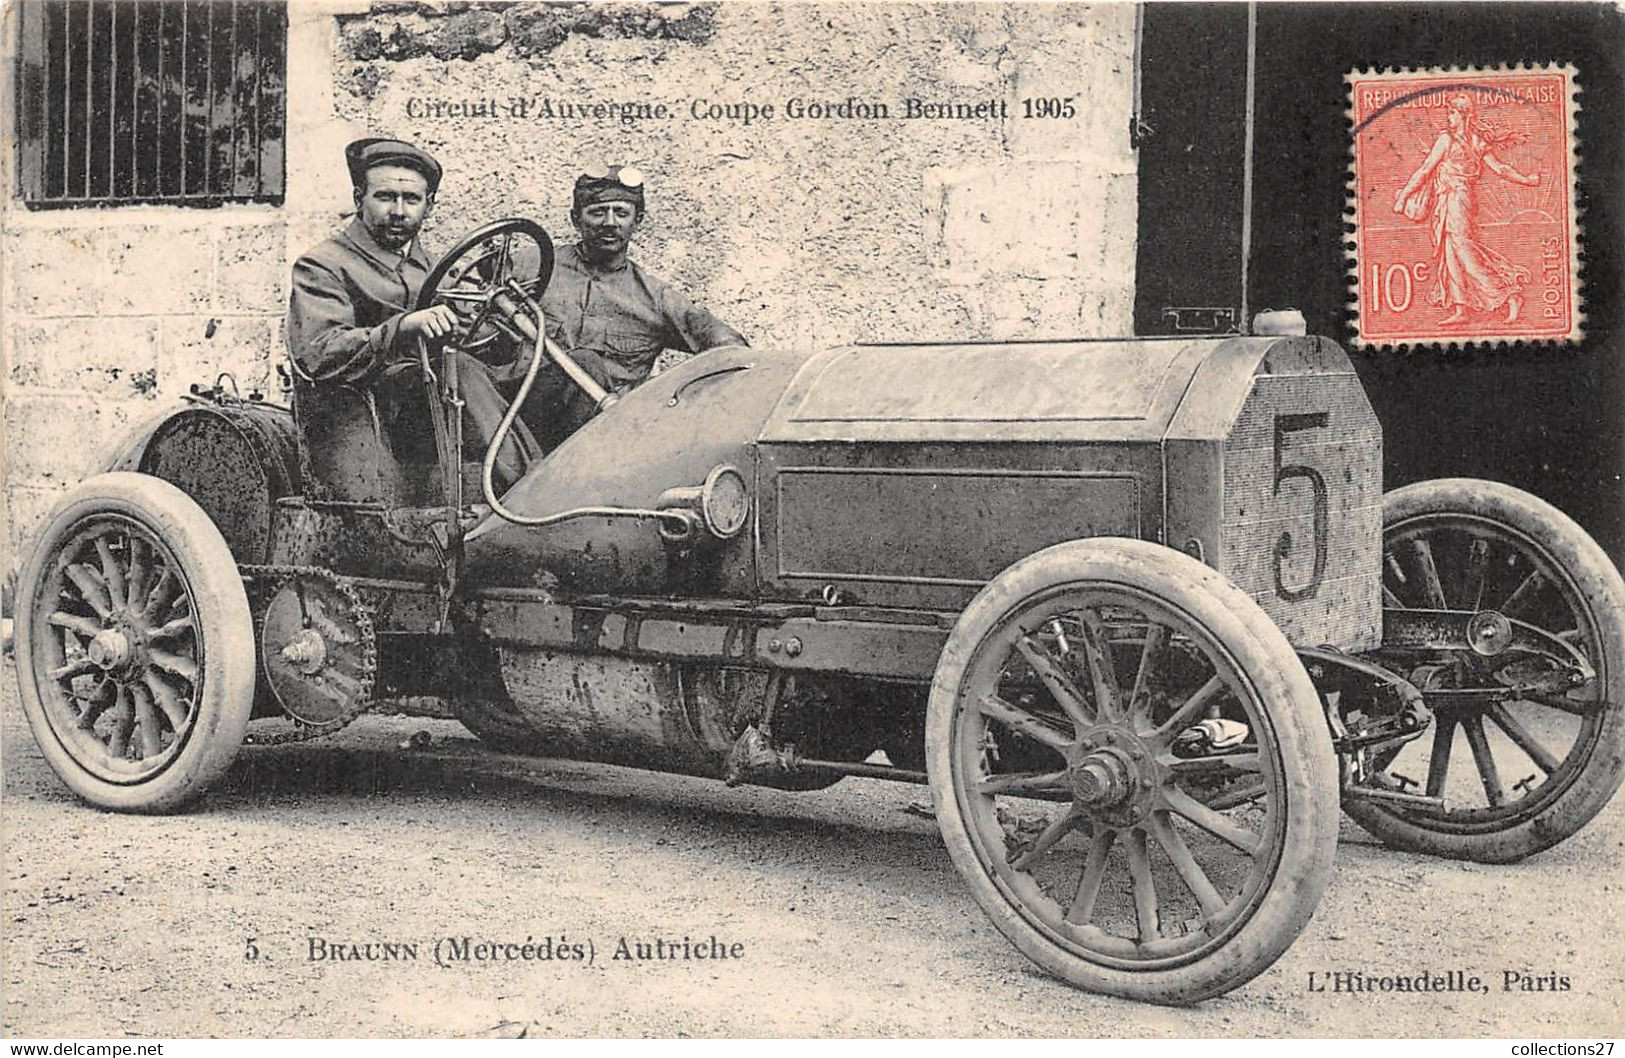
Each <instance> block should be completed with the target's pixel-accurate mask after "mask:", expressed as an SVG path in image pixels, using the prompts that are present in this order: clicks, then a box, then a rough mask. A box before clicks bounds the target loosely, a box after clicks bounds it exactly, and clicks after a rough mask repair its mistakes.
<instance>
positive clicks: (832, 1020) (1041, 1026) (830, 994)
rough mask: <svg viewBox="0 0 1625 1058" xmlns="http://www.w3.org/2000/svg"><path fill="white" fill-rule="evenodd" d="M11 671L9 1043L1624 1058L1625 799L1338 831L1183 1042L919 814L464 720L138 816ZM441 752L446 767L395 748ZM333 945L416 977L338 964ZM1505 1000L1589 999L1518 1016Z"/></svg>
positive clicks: (359, 735) (327, 750)
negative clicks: (29, 716)
mask: <svg viewBox="0 0 1625 1058" xmlns="http://www.w3.org/2000/svg"><path fill="white" fill-rule="evenodd" d="M0 670H3V675H0V721H3V726H0V737H3V761H0V764H3V770H4V776H3V782H4V785H3V800H0V834H3V838H4V860H5V883H4V893H3V901H0V904H3V914H4V919H3V921H4V927H3V932H4V947H3V966H0V974H3V978H0V979H3V981H4V1021H3V1026H0V1028H3V1031H4V1034H5V1035H6V1036H8V1037H12V1038H18V1037H81V1038H83V1037H91V1036H95V1037H105V1036H112V1037H118V1036H139V1037H162V1036H170V1037H173V1036H253V1037H259V1036H286V1037H305V1036H317V1037H326V1036H472V1035H497V1036H518V1035H521V1034H524V1035H528V1036H547V1035H556V1036H783V1035H792V1036H1073V1037H1089V1036H1232V1037H1247V1036H1372V1035H1374V1036H1389V1035H1399V1036H1469V1037H1472V1036H1514V1037H1519V1038H1537V1039H1538V1038H1551V1037H1567V1038H1575V1037H1585V1036H1599V1035H1600V1036H1619V1035H1625V1013H1622V1010H1621V1002H1622V993H1625V987H1622V984H1625V944H1622V943H1621V940H1620V938H1621V936H1622V934H1625V930H1622V928H1621V927H1622V925H1625V911H1622V908H1625V902H1622V899H1621V897H1622V886H1625V871H1622V870H1621V864H1622V861H1625V799H1620V798H1616V799H1615V801H1614V803H1613V804H1611V805H1610V806H1609V808H1608V809H1607V810H1606V811H1605V812H1604V814H1603V815H1602V816H1601V817H1600V818H1599V819H1598V820H1597V821H1595V822H1594V823H1593V824H1592V825H1591V826H1590V827H1589V828H1588V829H1587V830H1586V831H1584V832H1583V833H1581V834H1580V835H1579V836H1578V837H1576V838H1574V839H1572V840H1570V841H1569V842H1567V843H1566V844H1564V845H1562V846H1559V847H1558V848H1557V849H1554V850H1551V851H1549V852H1547V853H1545V854H1543V855H1541V856H1538V857H1536V858H1535V859H1534V860H1532V861H1530V862H1526V863H1523V864H1520V865H1517V866H1511V867H1481V866H1476V865H1472V864H1460V863H1449V862H1443V861H1438V860H1432V859H1425V858H1421V857H1417V856H1412V855H1407V854H1404V853H1399V852H1393V851H1389V850H1387V849H1384V848H1382V847H1380V846H1377V845H1376V844H1374V842H1373V841H1372V839H1371V838H1369V837H1368V836H1367V835H1366V834H1364V832H1362V831H1361V830H1359V829H1358V828H1357V827H1355V826H1354V825H1353V824H1352V823H1347V822H1345V825H1344V833H1343V838H1344V840H1343V843H1342V845H1341V848H1340V850H1339V854H1338V864H1337V871H1336V875H1335V877H1334V879H1333V881H1332V884H1331V886H1330V888H1329V889H1328V890H1327V892H1326V895H1325V898H1324V899H1323V901H1322V902H1321V905H1320V909H1319V911H1318V912H1317V913H1316V915H1315V918H1314V920H1313V921H1312V922H1311V923H1310V924H1309V927H1308V929H1307V930H1306V931H1305V932H1304V934H1303V936H1302V937H1301V938H1300V939H1299V940H1298V941H1297V943H1296V944H1294V945H1293V947H1292V948H1291V949H1290V950H1289V951H1288V952H1287V953H1286V955H1285V956H1284V957H1283V958H1282V959H1281V960H1280V961H1279V962H1278V963H1276V965H1275V966H1274V967H1273V968H1272V969H1270V970H1269V971H1267V972H1266V973H1264V974H1263V975H1262V976H1261V977H1259V978H1257V979H1256V980H1255V981H1253V982H1252V983H1251V984H1249V985H1247V986H1245V987H1243V988H1242V989H1240V990H1239V991H1236V992H1233V993H1231V994H1230V995H1228V996H1226V997H1223V998H1221V999H1217V1000H1212V1001H1209V1002H1207V1003H1204V1004H1202V1005H1201V1006H1199V1007H1197V1008H1194V1009H1185V1010H1169V1009H1160V1008H1156V1007H1149V1006H1144V1005H1139V1004H1135V1003H1131V1002H1126V1001H1122V1000H1116V999H1106V998H1101V997H1098V996H1092V995H1087V994H1084V993H1082V992H1078V991H1075V990H1073V989H1071V988H1068V987H1066V986H1064V985H1062V984H1060V983H1058V982H1056V981H1054V980H1052V979H1051V978H1049V977H1047V976H1045V975H1044V974H1043V973H1041V972H1039V971H1037V970H1036V969H1034V968H1033V967H1032V966H1031V965H1030V964H1028V963H1027V962H1026V960H1025V959H1024V958H1023V957H1022V956H1021V955H1020V954H1019V953H1017V952H1016V951H1015V949H1014V948H1012V947H1011V946H1010V945H1009V944H1007V943H1006V942H1005V941H1004V939H1003V938H1002V937H1001V936H1000V935H999V934H998V933H997V932H996V931H995V930H994V929H993V927H992V926H991V925H990V924H989V923H988V922H987V921H986V920H985V919H984V918H983V916H982V914H981V912H980V911H979V910H978V909H977V908H976V906H975V905H974V904H973V903H972V901H971V899H970V897H969V895H968V894H967V892H966V890H965V889H964V887H963V886H962V885H961V884H960V881H959V879H958V877H957V875H956V874H955V873H954V870H953V868H952V866H951V865H950V864H949V862H948V858H947V855H946V853H945V852H944V850H943V848H942V846H941V843H940V840H939V838H938V836H937V832H936V825H935V823H934V822H933V821H932V820H930V819H927V818H922V817H920V816H919V815H916V814H913V813H911V812H909V811H908V810H907V809H908V806H909V804H910V802H911V801H914V800H916V799H917V798H919V797H920V795H921V793H922V791H920V790H919V789H918V788H915V787H908V786H900V785H894V784H889V783H882V782H876V781H869V780H851V779H849V780H846V781H845V782H842V783H841V784H839V785H838V786H836V787H835V788H833V789H830V790H827V791H823V792H819V793H801V794H795V793H782V792H778V791H773V790H763V789H734V790H729V789H726V788H725V787H723V786H722V785H721V784H718V783H714V782H708V781H702V780H695V779H685V778H676V777H670V776H662V775H654V774H647V773H642V772H636V771H629V770H624V769H618V768H610V767H600V766H594V765H582V764H576V763H570V762H560V761H535V762H529V761H522V760H518V759H514V758H500V759H493V758H491V757H490V756H488V755H486V754H484V753H483V751H482V750H481V748H480V747H479V744H478V743H476V742H475V741H474V740H473V738H472V736H470V735H468V734H467V733H466V732H464V731H463V729H462V728H461V727H460V726H459V725H457V724H455V723H452V722H449V721H424V720H418V719H410V718H403V717H387V718H386V717H365V718H363V719H362V720H361V721H359V722H357V723H356V724H354V725H352V727H351V728H349V729H348V730H346V731H344V732H342V733H340V734H339V735H338V736H335V737H332V738H330V739H329V740H327V741H325V742H319V743H311V744H306V745H299V746H286V747H277V748H270V747H267V748H251V749H247V750H245V751H244V752H243V754H242V755H241V756H240V757H239V759H238V763H237V765H236V766H235V767H234V769H233V770H232V772H231V773H230V774H229V776H228V777H227V779H226V781H225V782H224V783H223V785H222V786H221V787H220V788H219V789H218V790H217V791H215V793H213V794H212V795H211V796H210V798H209V799H208V800H207V801H206V802H205V803H204V804H203V805H202V806H201V807H200V808H198V809H196V810H194V811H192V812H190V813H188V814H184V815H179V816H169V817H157V818H147V817H130V816H118V815H111V814H107V813H103V812H99V811H95V810H92V809H90V808H87V807H84V806H83V805H81V804H79V803H78V802H76V801H75V800H73V798H72V797H70V795H69V794H68V793H67V792H66V790H65V789H64V788H63V787H62V786H61V785H60V783H58V782H57V780H56V778H55V776H54V775H52V774H51V773H50V771H49V769H48V768H47V767H46V765H45V764H44V762H43V761H42V760H41V758H40V756H39V753H38V751H37V750H36V749H35V747H34V744H33V741H32V738H31V737H30V735H29V733H28V730H27V727H26V725H25V723H24V721H23V719H22V715H21V712H20V709H19V707H18V705H17V696H16V687H15V682H14V681H15V676H14V671H13V669H12V666H11V659H10V658H9V657H7V658H5V660H4V662H3V664H0ZM419 731H427V732H428V733H429V734H430V736H431V741H430V745H429V747H428V748H427V749H420V750H402V749H400V748H398V744H399V743H401V742H402V741H403V740H406V739H408V738H409V737H411V736H412V735H413V734H414V733H415V732H419ZM684 936H687V937H689V938H692V939H694V940H696V941H701V942H707V943H708V942H709V938H711V937H712V936H715V937H716V938H717V941H718V942H719V944H720V945H723V946H732V945H739V946H741V947H740V948H739V949H738V951H739V953H740V956H739V957H738V958H733V959H724V960H711V961H650V962H629V961H618V960H614V959H613V958H611V956H612V954H613V952H614V949H615V947H616V946H617V944H618V941H619V939H620V938H622V937H624V938H626V939H627V941H628V943H629V944H631V943H634V942H637V941H645V942H653V941H654V940H655V939H656V938H671V939H677V940H679V941H680V940H681V938H683V937H684ZM250 938H253V941H252V944H253V947H254V948H255V949H256V950H257V952H258V954H259V957H258V958H257V959H250V958H249V957H248V956H249V954H250V953H249V943H250V941H249V939H250ZM445 938H456V941H457V948H458V949H459V950H460V951H462V952H465V953H468V954H470V955H473V954H474V953H475V952H476V951H477V950H478V949H476V948H475V947H474V946H475V945H478V944H479V943H480V942H481V941H495V942H498V943H499V944H506V943H512V944H515V945H523V944H525V943H526V942H527V940H529V941H531V942H533V943H538V944H544V945H545V942H546V941H547V939H548V938H552V940H553V943H554V945H555V947H556V948H558V947H562V948H564V949H566V950H568V949H569V948H571V946H574V945H577V944H580V945H586V944H588V943H589V942H590V944H591V946H592V953H593V960H592V962H591V963H590V964H588V963H586V962H583V961H577V960H574V959H571V960H558V959H554V960H550V961H548V960H530V961H526V960H523V959H520V960H515V961H506V960H505V959H498V960H496V961H478V960H476V959H473V958H470V959H468V960H466V961H465V960H456V959H453V960H450V961H448V962H447V963H446V965H444V966H441V965H437V963H436V960H435V950H436V948H437V945H438V947H439V949H440V951H441V952H442V953H443V954H445V953H447V943H448V942H447V941H446V940H445ZM463 938H468V941H467V944H466V946H465V942H464V941H463ZM313 939H314V940H313ZM313 942H321V943H323V944H326V945H328V950H329V951H331V950H332V949H333V948H334V947H337V946H347V945H352V944H353V945H362V944H366V943H368V942H372V943H374V944H379V943H380V942H395V943H398V944H413V945H416V951H417V955H418V957H417V959H416V960H409V959H404V958H401V959H395V960H389V961H372V962H366V961H363V962H352V961H335V960H334V959H332V958H327V959H322V960H314V961H313V960H312V959H311V958H310V951H311V948H312V946H313ZM374 950H375V951H379V950H381V949H377V948H375V949H374ZM395 950H396V951H397V953H399V952H401V951H403V950H404V949H401V948H397V949H395ZM510 950H514V951H517V950H518V949H510ZM452 954H455V952H453V953H452ZM1455 969H1460V970H1465V971H1467V972H1468V973H1470V974H1479V975H1481V976H1482V977H1483V978H1484V979H1485V980H1486V981H1488V982H1489V983H1490V986H1491V991H1490V993H1489V994H1487V995H1476V994H1459V993H1458V994H1439V995H1428V994H1408V995H1396V994H1354V995H1349V994H1343V995H1336V994H1332V993H1323V992H1313V991H1311V990H1310V988H1309V980H1310V977H1309V975H1310V974H1311V973H1321V974H1324V973H1327V972H1332V971H1337V970H1355V971H1362V972H1366V973H1368V974H1378V973H1384V974H1396V973H1417V972H1421V971H1423V970H1428V971H1432V972H1444V971H1447V970H1455ZM1506 970H1512V971H1525V972H1528V973H1531V974H1533V975H1541V974H1548V973H1555V974H1557V975H1561V976H1566V977H1567V978H1568V979H1569V981H1570V986H1571V987H1570V989H1569V990H1568V991H1562V992H1551V991H1546V992H1524V991H1519V990H1513V991H1502V988H1501V986H1502V983H1503V971H1506Z"/></svg>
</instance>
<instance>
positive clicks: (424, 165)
mask: <svg viewBox="0 0 1625 1058" xmlns="http://www.w3.org/2000/svg"><path fill="white" fill-rule="evenodd" d="M344 164H345V165H347V166H349V168H350V182H351V183H352V184H355V185H356V186H357V187H360V186H361V184H362V181H363V180H364V179H365V177H366V173H367V170H368V169H371V168H372V167H373V166H375V165H399V166H403V167H404V168H407V169H415V170H417V171H418V172H420V173H422V174H423V179H424V180H426V181H428V183H429V194H431V195H432V194H434V193H435V191H436V190H437V189H438V188H439V187H440V173H441V170H440V163H439V162H437V161H435V160H434V157H433V156H432V155H431V154H429V153H428V152H427V151H424V150H420V149H419V148H417V147H414V146H412V145H411V144H410V143H407V142H406V141H405V140H393V139H388V138H386V137H378V136H369V137H367V138H366V139H363V140H356V141H355V142H354V143H352V144H350V145H349V146H348V147H346V148H344Z"/></svg>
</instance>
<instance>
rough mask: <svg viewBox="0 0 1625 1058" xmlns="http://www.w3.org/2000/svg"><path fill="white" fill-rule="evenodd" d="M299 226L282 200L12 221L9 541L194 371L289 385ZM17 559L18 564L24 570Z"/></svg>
mask: <svg viewBox="0 0 1625 1058" xmlns="http://www.w3.org/2000/svg"><path fill="white" fill-rule="evenodd" d="M283 228H284V225H283V224H282V221H281V218H280V217H279V216H278V214H277V213H276V212H275V211H273V210H270V209H260V210H250V209H243V210H240V211H213V212H211V213H207V214H204V213H191V214H188V213H185V212H182V211H179V210H175V211H173V212H169V211H162V210H156V209H154V210H107V211H98V212H85V213H78V214H69V213H67V212H63V211H52V212H42V213H35V214H23V213H22V212H21V211H13V212H12V213H11V214H10V215H8V218H7V230H6V232H5V241H4V257H5V265H4V269H3V271H4V275H3V277H0V279H3V284H4V285H3V288H0V289H3V290H4V292H5V293H4V296H5V305H6V312H5V315H4V323H3V331H0V342H3V350H4V351H3V353H0V365H3V367H4V380H3V387H4V388H3V392H4V405H5V408H4V420H3V421H4V425H3V427H0V430H3V437H4V451H5V457H6V459H5V489H4V492H3V501H0V502H3V506H0V522H3V523H4V524H5V525H6V528H7V533H6V537H7V545H8V548H7V550H8V554H9V555H14V554H16V549H18V548H20V547H21V546H22V545H23V544H24V543H25V542H26V541H28V540H29V539H31V538H32V536H33V534H34V532H35V530H36V529H37V528H38V525H39V523H40V520H41V519H42V518H43V517H44V515H45V514H46V512H47V511H48V510H49V508H50V507H51V505H52V504H53V503H54V502H55V501H56V499H57V498H58V493H59V492H60V491H61V490H62V489H64V488H66V487H67V486H69V485H71V484H73V483H74V482H76V481H78V480H79V479H80V478H82V477H84V476H85V475H87V474H91V473H95V472H97V471H99V470H101V469H103V468H105V466H106V465H107V463H108V462H109V459H110V457H111V456H112V454H113V453H114V452H115V450H116V449H118V448H119V447H120V446H121V445H122V443H123V441H124V439H125V438H126V437H127V436H128V435H130V434H131V433H132V432H133V431H134V430H136V429H138V428H139V427H140V426H141V424H143V423H145V422H147V421H148V420H150V419H152V418H154V417H155V416H158V415H161V414H162V413H163V411H164V410H165V409H168V408H173V407H174V406H176V405H177V404H178V402H179V400H180V398H181V395H182V394H184V393H186V392H187V390H188V387H189V386H190V385H191V384H192V383H194V382H202V383H205V384H209V383H212V382H213V381H214V380H215V378H216V377H217V376H218V375H219V374H220V373H221V372H228V371H229V372H230V373H231V374H232V375H233V376H234V377H235V378H236V380H237V382H238V385H239V387H240V388H241V390H242V392H244V393H247V392H248V391H249V390H250V389H251V388H257V389H260V390H262V391H267V392H274V388H273V387H274V386H275V380H274V375H273V371H272V358H271V355H272V350H273V349H279V348H280V347H281V342H282V338H281V327H282V313H281V305H282V303H283V301H284V299H285V297H286V295H285V293H284V287H285V279H284V275H283V273H284V271H285V265H284V259H283V258H284V251H283V242H284V235H283ZM9 565H10V563H9V562H8V568H9Z"/></svg>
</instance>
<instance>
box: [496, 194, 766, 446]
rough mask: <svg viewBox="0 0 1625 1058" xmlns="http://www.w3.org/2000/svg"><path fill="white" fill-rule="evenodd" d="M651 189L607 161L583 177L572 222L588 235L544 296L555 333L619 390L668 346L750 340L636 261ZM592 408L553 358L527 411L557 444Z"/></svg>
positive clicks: (692, 348) (699, 348)
mask: <svg viewBox="0 0 1625 1058" xmlns="http://www.w3.org/2000/svg"><path fill="white" fill-rule="evenodd" d="M643 191H644V177H643V174H642V173H641V172H639V171H638V170H637V169H634V168H632V167H631V166H620V165H612V166H600V167H596V168H593V169H590V170H588V171H587V172H584V173H582V174H581V176H579V177H577V178H576V182H575V189H574V192H573V195H572V200H571V208H570V220H571V222H572V223H573V224H574V225H575V228H576V231H577V232H578V233H579V235H580V237H581V238H580V241H579V242H578V243H576V244H575V245H574V246H566V247H562V248H560V250H559V252H558V258H557V260H556V261H555V262H554V266H553V279H552V282H551V283H549V284H548V287H547V292H546V293H545V294H544V295H543V297H542V310H543V313H544V314H545V315H546V317H547V331H548V337H550V338H552V339H553V340H554V341H555V342H557V343H558V344H559V346H560V347H561V348H562V349H564V350H565V352H567V353H569V354H570V356H571V357H572V358H573V359H574V360H575V361H576V362H577V363H578V364H580V365H581V366H582V367H583V368H584V369H585V370H586V371H587V372H588V373H589V374H591V375H592V376H593V378H594V379H596V380H597V382H598V384H599V385H601V386H603V387H604V388H605V389H607V390H609V391H610V392H611V393H625V392H626V391H627V390H629V389H631V388H633V387H634V386H636V385H638V384H639V383H641V382H643V381H644V380H645V379H647V378H648V377H649V374H650V372H651V371H652V370H653V368H654V363H655V360H656V359H657V358H658V357H659V356H660V354H661V352H662V351H664V350H666V349H676V350H680V351H683V352H690V353H701V352H704V351H705V350H707V349H715V348H718V347H720V346H725V345H745V344H747V343H746V341H745V339H744V336H743V335H741V334H740V333H739V332H738V331H737V330H735V329H734V328H732V327H730V326H728V325H727V324H726V323H724V322H722V321H721V320H719V319H717V318H716V317H715V316H713V315H712V314H711V313H710V312H708V311H706V310H705V309H704V308H702V307H700V306H699V305H696V304H695V303H694V302H693V301H692V300H690V299H689V298H688V297H687V295H685V294H684V293H683V292H682V291H680V290H678V289H677V288H676V287H673V286H672V285H671V284H670V283H668V282H666V281H665V280H663V279H661V278H660V277H658V276H656V275H653V274H651V273H650V272H648V271H646V270H645V269H644V268H642V267H641V266H639V265H638V264H637V263H636V262H634V261H631V260H628V258H627V250H628V247H629V246H630V244H631V241H632V236H633V235H634V234H635V233H636V232H637V230H638V226H639V225H640V224H642V223H643V209H644V198H643ZM594 410H595V409H594V408H593V406H592V402H591V401H590V400H589V399H587V397H586V396H585V394H583V393H582V392H581V390H580V389H579V387H577V386H575V385H573V384H571V383H570V382H569V381H568V380H567V379H566V378H565V377H564V375H563V374H562V372H559V371H558V370H557V368H555V367H554V366H553V365H551V364H549V365H548V367H547V368H545V369H544V371H543V374H542V376H541V379H540V380H539V382H538V384H537V386H536V389H535V391H534V392H533V396H532V397H531V398H530V399H529V400H528V401H527V402H526V406H525V410H524V411H525V419H526V421H528V422H529V423H530V425H531V428H532V429H533V430H534V431H535V433H536V437H537V439H538V440H539V441H540V442H541V443H542V444H543V446H544V447H545V448H547V449H549V450H550V449H552V448H553V447H555V446H556V445H557V444H559V442H561V441H563V440H564V438H566V437H568V436H569V435H570V434H571V433H573V432H574V431H575V430H577V429H579V428H580V427H581V425H582V424H583V423H585V422H586V421H587V419H588V418H590V417H591V416H592V414H593V412H594Z"/></svg>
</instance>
